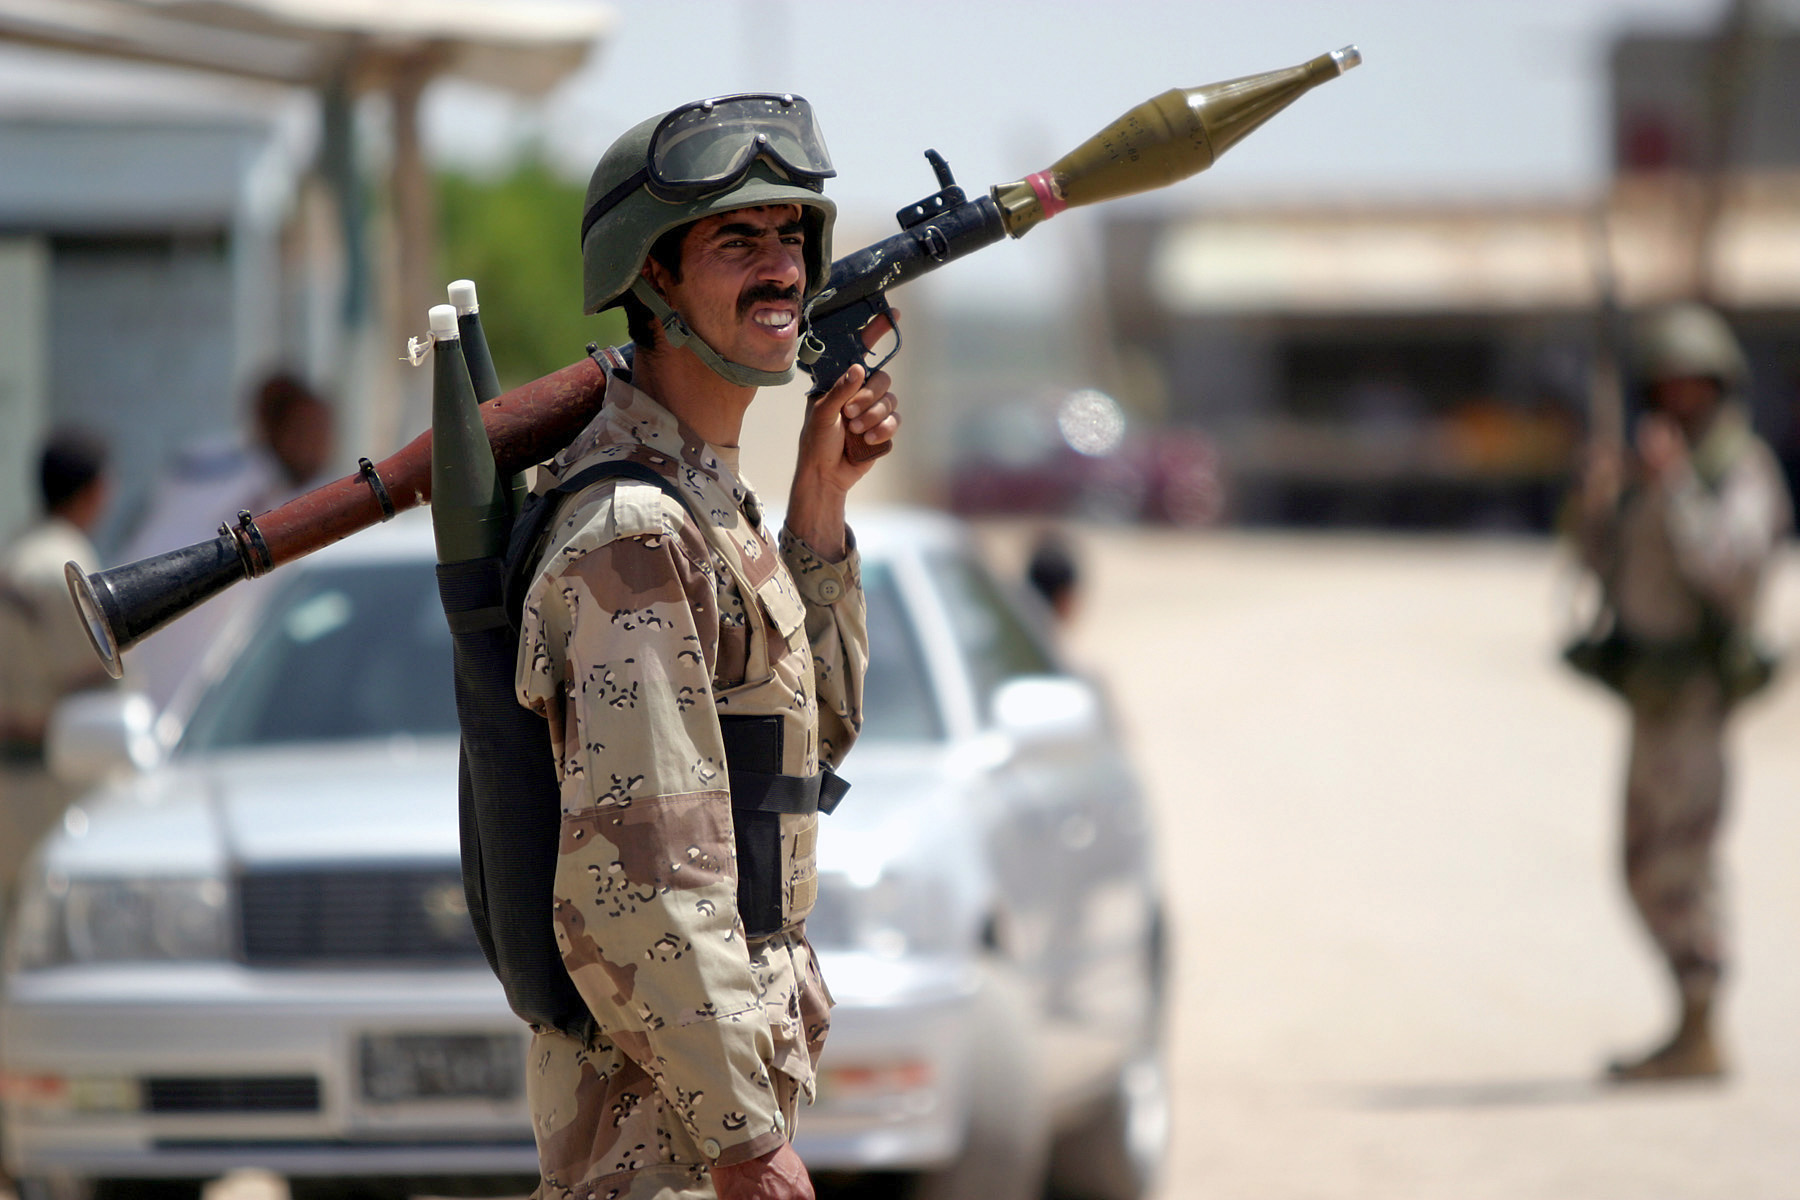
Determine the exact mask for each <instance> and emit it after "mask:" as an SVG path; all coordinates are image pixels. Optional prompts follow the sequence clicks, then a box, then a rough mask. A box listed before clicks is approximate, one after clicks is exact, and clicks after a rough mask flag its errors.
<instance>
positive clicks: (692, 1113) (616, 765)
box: [517, 377, 868, 1165]
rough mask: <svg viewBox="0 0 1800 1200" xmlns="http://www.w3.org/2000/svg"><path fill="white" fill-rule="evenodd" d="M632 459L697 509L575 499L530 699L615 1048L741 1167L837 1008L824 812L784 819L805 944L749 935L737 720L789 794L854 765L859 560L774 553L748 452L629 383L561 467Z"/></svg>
mask: <svg viewBox="0 0 1800 1200" xmlns="http://www.w3.org/2000/svg"><path fill="white" fill-rule="evenodd" d="M619 458H624V459H629V460H631V461H634V462H638V463H642V464H644V465H646V466H649V467H651V468H652V469H654V470H656V471H658V472H659V473H661V474H663V475H665V476H667V477H670V478H673V479H674V480H676V482H677V483H678V484H679V486H680V487H681V488H682V489H683V491H684V492H685V493H686V495H687V498H688V504H687V505H686V506H685V507H684V506H683V505H682V504H680V503H678V502H677V501H675V500H674V499H673V498H672V497H670V496H667V495H665V494H664V493H663V492H662V491H661V490H659V489H658V488H656V487H654V486H652V485H649V484H644V483H638V482H634V481H629V480H623V481H611V482H603V483H601V484H598V485H596V486H594V487H592V488H589V489H587V490H586V491H584V492H581V493H579V494H577V495H576V496H574V497H572V498H571V499H570V500H568V501H566V502H565V506H564V510H563V511H562V512H561V513H560V514H558V516H557V518H556V520H555V522H554V523H553V525H552V532H551V535H550V542H549V545H548V547H547V549H546V551H545V553H544V557H543V559H542V560H541V561H540V564H539V567H538V573H537V575H536V577H535V578H534V580H533V581H532V584H531V586H530V588H529V589H528V591H527V593H526V598H525V604H524V612H523V622H522V631H521V641H520V654H519V663H518V673H517V685H518V694H519V698H520V700H521V702H522V703H524V704H526V705H527V706H529V707H531V708H534V709H536V710H537V711H539V712H542V713H543V714H544V715H545V717H546V718H547V719H548V720H549V723H550V733H551V739H552V743H553V746H554V748H555V751H556V754H557V757H558V771H559V776H560V778H561V781H562V811H563V825H562V856H561V861H560V865H559V867H558V870H557V879H556V896H557V913H556V922H557V930H558V939H559V942H560V943H561V945H562V949H563V954H564V961H565V962H567V963H568V964H569V966H570V973H571V976H572V977H573V979H574V981H575V983H576V986H577V988H578V989H579V990H580V992H581V994H582V996H583V998H584V999H585V1000H586V1001H587V1003H588V1006H589V1008H590V1009H592V1011H593V1012H594V1015H595V1017H596V1019H597V1022H598V1025H599V1026H600V1028H601V1030H602V1031H603V1033H604V1035H605V1037H606V1038H608V1039H609V1040H611V1041H612V1042H613V1043H614V1044H615V1045H616V1046H618V1047H619V1048H620V1049H621V1050H622V1051H624V1052H625V1053H626V1054H628V1055H629V1056H630V1057H631V1058H632V1059H633V1060H635V1061H636V1062H637V1063H638V1064H639V1065H640V1066H641V1067H642V1068H643V1069H644V1070H645V1071H646V1072H647V1073H648V1074H649V1075H651V1077H652V1078H653V1079H655V1081H656V1083H657V1086H658V1088H659V1089H660V1091H661V1092H662V1094H663V1096H664V1097H665V1098H666V1099H667V1100H668V1102H669V1104H670V1107H671V1108H672V1109H673V1110H674V1112H675V1113H676V1115H677V1116H678V1118H679V1119H680V1121H681V1122H682V1124H683V1125H684V1126H685V1127H686V1129H687V1132H688V1133H689V1134H690V1135H691V1136H692V1138H693V1140H694V1142H695V1144H696V1145H698V1146H700V1147H701V1148H702V1151H703V1153H704V1154H705V1155H706V1157H707V1158H708V1159H709V1160H710V1161H711V1162H712V1163H713V1165H730V1164H732V1163H736V1162H741V1161H744V1160H746V1159H749V1158H753V1157H756V1156H757V1155H760V1154H763V1153H766V1152H767V1151H769V1150H772V1149H774V1148H775V1147H776V1146H778V1145H779V1144H780V1143H781V1141H782V1140H783V1138H784V1137H785V1136H786V1121H785V1119H784V1117H783V1115H782V1111H781V1109H782V1105H781V1104H780V1103H779V1101H778V1098H777V1095H776V1091H777V1089H775V1088H773V1087H772V1086H771V1081H770V1078H769V1073H770V1071H771V1070H773V1071H779V1072H781V1073H782V1074H784V1075H786V1076H787V1078H788V1081H789V1082H790V1083H791V1084H792V1085H795V1086H797V1087H798V1089H799V1090H800V1092H801V1093H802V1094H805V1095H808V1096H810V1094H811V1090H812V1080H813V1056H814V1054H815V1053H816V1051H817V1049H818V1047H819V1046H820V1045H821V1044H822V1039H823V1036H824V1029H825V1026H826V1025H827V1024H828V1023H829V1022H828V1018H827V1016H826V1014H827V1012H828V1009H829V997H828V996H827V995H825V994H824V988H823V983H822V982H821V981H820V979H819V976H818V972H817V968H816V963H815V961H814V960H813V957H812V954H811V951H810V949H809V948H808V947H807V946H806V944H805V941H804V939H803V936H802V926H801V925H800V921H801V920H802V919H803V918H804V916H805V914H806V911H807V910H809V909H810V908H811V906H812V900H813V897H814V895H815V894H816V888H817V883H816V873H815V868H814V865H813V847H814V841H815V838H816V827H817V822H818V817H817V815H816V814H815V815H811V816H783V817H782V818H781V821H782V828H781V835H782V869H783V873H784V880H783V884H784V912H785V913H786V914H787V915H788V917H789V922H790V923H789V926H788V928H786V929H785V930H784V931H783V932H782V933H780V934H778V935H776V936H775V937H773V938H768V939H758V940H756V941H747V940H746V938H745V937H744V933H743V927H742V925H741V923H740V922H739V920H738V915H737V903H736V899H737V898H736V886H737V885H736V864H735V861H734V848H733V833H732V830H733V826H732V814H731V808H730V796H729V792H728V790H727V776H726V770H727V765H726V762H725V752H724V746H723V742H722V739H721V734H720V726H719V717H720V715H722V714H740V715H750V716H768V715H775V716H779V717H780V718H781V721H782V727H783V738H782V773H784V774H794V775H808V774H811V773H813V772H814V771H816V770H818V769H819V767H820V765H821V764H822V763H823V764H828V765H832V766H835V765H836V764H837V763H838V762H839V761H840V760H841V759H842V757H843V755H844V753H845V751H846V750H848V749H849V746H850V743H851V741H852V740H853V739H854V738H855V736H856V732H857V729H858V727H859V726H860V724H861V709H862V681H863V672H864V669H865V666H866V664H867V652H868V635H867V631H866V629H865V626H864V608H863V596H862V589H861V584H860V579H859V576H858V559H857V555H856V552H855V550H854V548H852V549H851V551H850V553H849V554H848V555H847V557H846V558H845V560H844V561H843V562H839V563H828V562H826V561H824V560H823V559H821V558H819V557H818V556H817V555H815V554H813V553H812V551H811V550H810V549H808V548H807V547H806V546H805V545H804V544H803V543H802V542H800V541H799V540H798V539H797V538H795V537H794V536H793V535H792V534H791V533H789V532H788V531H786V530H783V531H782V532H781V534H780V535H779V538H775V537H772V536H771V533H770V531H769V530H768V529H767V528H766V527H765V526H764V525H763V523H762V519H761V510H760V505H759V504H758V502H757V499H756V497H755V496H754V494H753V493H752V492H751V491H750V489H749V488H748V486H747V485H746V484H745V483H744V482H743V481H742V480H741V479H740V478H739V476H738V474H737V469H736V467H737V464H736V461H735V459H736V451H735V450H725V449H720V448H718V447H714V446H711V445H708V444H707V443H705V442H704V441H702V440H701V439H700V438H699V437H698V436H697V435H696V434H695V433H694V432H693V431H692V430H691V429H688V428H687V427H686V426H685V425H683V424H682V423H681V422H679V421H678V420H677V419H676V418H675V417H674V416H673V415H672V414H671V413H670V412H669V411H668V410H667V409H665V408H663V407H662V406H661V405H660V404H658V403H657V402H656V401H655V400H653V399H651V398H650V397H649V396H647V395H645V394H644V393H643V392H640V391H638V390H637V389H635V388H633V387H631V386H630V385H629V384H628V383H626V382H625V381H624V380H623V379H621V378H617V377H615V378H614V379H612V380H611V381H610V384H609V388H608V394H607V399H606V403H605V406H604V407H603V408H602V410H601V412H600V414H599V415H598V416H597V417H596V418H595V419H594V421H593V422H592V423H591V424H590V425H589V426H588V428H587V429H586V430H585V431H584V432H583V433H582V434H581V436H580V437H578V438H577V439H576V440H575V442H574V443H572V444H571V445H570V446H569V447H568V448H567V449H566V450H564V451H563V452H562V454H560V455H558V457H557V459H556V460H555V461H554V462H553V463H551V464H549V466H548V467H547V470H548V471H549V473H550V475H551V476H552V477H553V478H554V479H557V480H561V479H566V478H570V477H572V476H573V475H574V474H576V473H578V472H580V471H582V470H584V469H586V468H587V467H590V466H592V465H594V464H596V463H600V462H604V461H608V460H612V459H619ZM544 486H546V487H548V486H552V485H550V484H546V485H544ZM693 513H699V514H704V519H703V520H699V521H697V520H696V519H695V517H694V516H693V515H692V514H693ZM781 1090H783V1091H785V1093H786V1094H787V1095H788V1096H789V1097H790V1098H791V1096H792V1095H793V1092H794V1087H787V1088H784V1089H781Z"/></svg>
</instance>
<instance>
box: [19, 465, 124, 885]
mask: <svg viewBox="0 0 1800 1200" xmlns="http://www.w3.org/2000/svg"><path fill="white" fill-rule="evenodd" d="M38 466H39V470H38V481H39V485H40V488H41V490H42V495H43V503H44V515H43V517H42V518H41V519H40V520H39V521H38V522H37V523H36V524H34V525H32V526H30V527H29V528H27V529H26V530H25V532H24V533H23V534H21V535H20V536H19V538H18V539H17V540H16V541H14V542H13V544H12V545H11V546H10V547H9V548H8V549H7V551H6V554H5V556H4V558H0V899H9V898H10V895H11V892H12V885H13V882H14V880H15V879H16V878H17V876H18V872H19V868H20V867H21V866H23V865H24V862H25V858H26V856H27V855H28V854H29V853H30V851H31V847H32V846H33V844H34V843H36V841H37V840H38V838H39V837H41V836H42V835H43V834H44V833H45V831H47V830H48V829H50V827H51V826H53V825H55V824H56V822H57V820H58V818H60V817H61V816H62V811H63V808H64V806H65V805H66V804H67V803H68V801H69V799H70V798H71V797H70V795H69V793H68V791H67V789H66V788H64V787H63V786H62V785H61V784H59V783H57V781H55V780H54V779H52V778H51V777H50V774H49V772H48V771H46V770H45V769H44V727H45V724H46V723H47V722H48V720H49V717H50V710H51V709H53V708H54V707H55V706H56V703H57V701H59V700H61V699H62V698H63V697H64V696H67V695H69V694H70V693H72V692H76V691H81V690H83V689H85V688H91V687H98V686H101V685H105V684H110V683H111V682H112V681H111V680H110V679H108V678H107V676H106V672H105V671H104V670H103V669H102V668H101V666H100V664H99V662H98V661H96V660H95V658H94V651H93V647H92V646H90V645H89V644H88V639H87V633H86V632H85V631H84V630H83V629H82V627H81V618H80V617H79V616H78V615H77V614H76V612H75V609H74V606H73V605H71V604H70V603H69V585H68V584H67V583H66V582H65V581H64V579H63V564H64V563H67V562H71V561H72V562H77V563H80V564H81V567H82V569H83V570H84V571H92V570H96V569H98V567H99V561H98V559H99V556H98V555H97V554H95V552H94V546H93V543H92V542H90V541H89V540H88V536H89V534H91V533H92V532H93V529H94V526H95V525H96V524H98V523H99V520H100V516H101V514H102V513H103V512H104V511H105V509H106V501H107V479H106V452H105V451H104V450H103V449H102V448H101V446H100V443H99V442H97V441H95V440H94V439H93V438H92V437H90V436H88V435H87V434H85V433H80V432H77V431H75V430H61V431H58V432H56V433H53V434H52V435H51V436H50V438H49V439H48V440H47V441H46V442H45V444H44V449H43V453H42V454H41V456H40V458H39V464H38Z"/></svg>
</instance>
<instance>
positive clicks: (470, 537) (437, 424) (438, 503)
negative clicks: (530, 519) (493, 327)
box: [431, 304, 510, 563]
mask: <svg viewBox="0 0 1800 1200" xmlns="http://www.w3.org/2000/svg"><path fill="white" fill-rule="evenodd" d="M431 335H432V339H433V345H432V350H431V355H432V379H431V529H432V533H433V534H434V535H435V536H436V539H437V552H438V561H439V562H445V563H453V562H464V561H466V560H468V559H472V558H486V557H490V556H492V555H495V554H498V553H500V552H501V551H502V550H503V549H504V548H505V546H506V535H507V529H508V526H509V524H510V521H509V519H508V518H509V514H508V512H507V508H506V501H505V497H504V493H502V492H499V491H497V490H496V489H495V486H494V483H495V474H496V472H495V467H494V451H493V448H492V447H491V446H490V445H489V444H488V437H487V432H486V430H484V429H483V428H482V423H481V408H480V406H479V405H478V404H477V403H476V401H475V389H474V386H473V385H472V384H471V383H470V382H469V369H468V365H467V364H466V363H465V362H464V360H463V349H462V338H461V337H460V336H459V335H458V331H457V321H456V309H455V308H454V307H453V306H451V305H448V304H439V305H437V306H435V307H434V308H433V309H432V310H431Z"/></svg>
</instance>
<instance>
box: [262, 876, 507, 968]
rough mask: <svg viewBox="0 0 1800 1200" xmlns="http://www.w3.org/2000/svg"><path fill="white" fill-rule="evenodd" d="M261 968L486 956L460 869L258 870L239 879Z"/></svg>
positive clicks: (455, 959)
mask: <svg viewBox="0 0 1800 1200" xmlns="http://www.w3.org/2000/svg"><path fill="white" fill-rule="evenodd" d="M238 894H239V912H240V920H241V922H242V929H241V939H242V941H241V945H242V952H243V956H244V961H245V962H247V963H250V964H251V965H253V966H288V965H299V964H334V963H335V964H358V965H363V964H378V963H394V962H414V963H417V962H460V961H467V960H476V959H479V958H480V957H481V947H480V944H479V943H478V942H477V941H476V940H475V927H474V926H473V925H471V924H470V922H469V912H468V908H467V906H466V905H465V903H464V901H463V890H462V878H461V876H460V875H458V874H457V873H455V872H453V871H445V870H442V869H432V870H420V869H417V868H394V867H388V868H369V869H362V870H355V871H309V870H288V871H271V870H259V871H253V872H251V873H249V874H247V875H245V876H243V877H242V879H241V880H240V881H239V893H238Z"/></svg>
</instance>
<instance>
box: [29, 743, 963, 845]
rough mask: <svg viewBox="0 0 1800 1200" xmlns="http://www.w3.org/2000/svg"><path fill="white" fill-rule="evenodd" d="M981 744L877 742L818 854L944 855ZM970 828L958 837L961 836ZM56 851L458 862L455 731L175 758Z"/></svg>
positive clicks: (81, 809) (110, 794) (98, 796)
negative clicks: (449, 735) (424, 737)
mask: <svg viewBox="0 0 1800 1200" xmlns="http://www.w3.org/2000/svg"><path fill="white" fill-rule="evenodd" d="M980 758H981V753H980V749H979V747H977V746H974V745H971V744H923V745H919V744H902V743H893V742H887V743H884V742H880V741H876V740H868V741H865V742H863V743H860V744H859V745H858V746H857V747H856V748H855V750H854V751H853V752H852V753H851V755H850V757H849V759H848V761H847V762H846V763H845V767H844V776H845V778H847V779H848V780H849V781H850V783H851V788H850V791H849V793H848V794H847V795H846V796H845V798H844V801H843V803H842V805H841V806H840V807H839V808H838V809H837V811H836V812H834V813H832V814H831V815H830V816H828V817H827V818H825V820H824V821H823V822H822V823H821V829H820V838H819V857H820V866H821V868H823V869H826V870H833V869H836V870H851V871H856V872H858V873H862V872H867V871H868V870H869V869H870V867H871V866H872V865H873V864H875V863H880V864H884V865H893V864H897V863H900V862H904V861H908V860H912V861H916V862H917V863H918V864H919V865H921V866H923V865H924V864H926V863H933V862H935V863H937V864H938V866H940V867H941V866H942V859H943V856H944V843H945V841H946V830H948V829H951V828H952V827H955V828H957V829H962V830H967V829H968V828H969V827H970V825H971V823H972V822H977V821H979V820H980V814H979V811H978V810H979V806H978V804H977V803H976V797H978V795H979V790H978V789H974V788H972V787H971V786H970V785H971V781H972V780H973V779H975V778H978V777H979V776H980V774H981V772H982V764H981V762H980V761H979V760H980ZM958 840H960V839H958ZM49 853H50V855H51V861H52V863H54V864H57V865H60V866H62V867H64V868H66V869H75V870H79V871H81V872H84V873H85V872H91V871H97V870H127V871H142V870H144V869H145V868H146V867H150V868H152V869H155V870H159V871H167V872H183V871H217V870H219V869H221V868H222V867H224V866H226V865H234V864H235V865H246V866H249V865H263V864H272V863H280V862H304V861H326V860H330V861H336V862H346V863H348V862H356V861H365V862H374V861H405V860H419V859H438V860H451V861H453V860H455V859H456V858H457V856H458V853H459V842H458V830H457V815H456V743H455V742H454V741H452V740H448V739H445V740H429V741H416V742H415V741H408V740H397V741H394V742H372V743H349V744H345V743H334V744H329V745H307V746H297V747H292V748H281V749H252V750H235V751H230V752H223V753H217V754H208V755H203V756H194V757H189V758H177V759H174V760H173V761H171V762H169V763H166V764H165V765H163V766H162V767H160V768H158V769H157V770H155V771H153V772H151V773H149V774H147V775H144V776H140V777H138V778H136V779H133V780H130V781H128V782H126V783H122V784H117V785H114V786H112V787H109V788H105V789H101V790H99V791H97V792H95V793H92V794H90V795H89V796H87V797H84V798H83V799H82V800H81V801H80V802H79V803H78V805H77V806H76V810H75V813H74V815H72V816H71V818H70V819H69V820H67V821H65V822H64V828H63V830H62V831H61V832H59V833H58V835H57V837H56V839H55V841H54V842H53V843H51V845H50V847H49Z"/></svg>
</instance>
